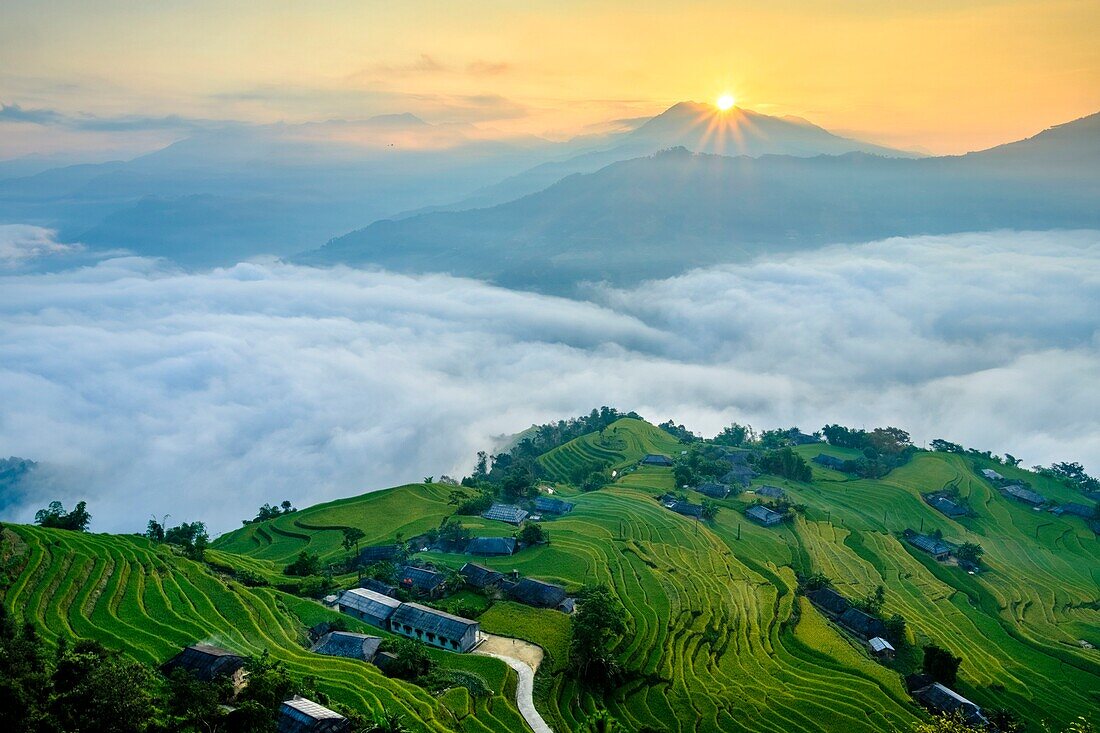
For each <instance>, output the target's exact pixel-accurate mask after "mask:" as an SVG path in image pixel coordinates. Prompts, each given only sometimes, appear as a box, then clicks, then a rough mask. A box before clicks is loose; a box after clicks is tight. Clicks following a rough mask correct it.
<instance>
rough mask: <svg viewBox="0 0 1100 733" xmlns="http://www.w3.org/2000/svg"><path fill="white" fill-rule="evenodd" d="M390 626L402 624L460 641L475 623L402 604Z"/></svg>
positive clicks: (416, 604)
mask: <svg viewBox="0 0 1100 733" xmlns="http://www.w3.org/2000/svg"><path fill="white" fill-rule="evenodd" d="M390 623H391V624H404V625H406V626H411V627H413V628H414V629H421V630H423V631H426V632H431V633H434V634H437V635H439V636H443V637H446V638H448V639H461V638H462V636H463V635H464V634H465V633H466V632H467V630H469V628H470V627H471V626H477V625H478V624H477V621H471V620H470V619H468V618H462V617H461V616H455V615H454V614H450V613H446V612H445V611H438V610H436V609H434V608H428V607H427V606H421V605H420V604H419V603H402V604H401V607H400V608H398V609H397V611H396V612H395V613H394V614H393V618H391V619H390Z"/></svg>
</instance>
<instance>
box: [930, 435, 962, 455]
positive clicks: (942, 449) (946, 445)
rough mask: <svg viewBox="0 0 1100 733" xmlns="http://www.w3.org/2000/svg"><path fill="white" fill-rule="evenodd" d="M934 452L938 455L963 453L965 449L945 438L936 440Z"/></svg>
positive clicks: (933, 442) (934, 441)
mask: <svg viewBox="0 0 1100 733" xmlns="http://www.w3.org/2000/svg"><path fill="white" fill-rule="evenodd" d="M931 445H932V450H934V451H936V452H937V453H962V452H963V447H962V446H961V445H959V444H958V443H952V442H951V441H949V440H944V439H943V438H936V439H935V440H933V441H932V443H931Z"/></svg>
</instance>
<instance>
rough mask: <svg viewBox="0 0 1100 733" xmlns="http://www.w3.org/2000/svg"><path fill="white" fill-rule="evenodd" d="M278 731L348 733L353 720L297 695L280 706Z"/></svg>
mask: <svg viewBox="0 0 1100 733" xmlns="http://www.w3.org/2000/svg"><path fill="white" fill-rule="evenodd" d="M275 730H276V731H277V733H347V732H348V731H350V730H351V721H349V720H348V719H347V718H345V717H344V716H343V715H340V713H338V712H336V711H335V710H329V709H328V708H326V707H325V706H324V705H320V704H318V703H315V702H313V701H312V700H307V699H306V698H304V697H299V696H298V695H295V696H294V697H292V698H290V699H289V700H285V701H284V702H283V704H282V706H281V707H280V708H279V720H278V725H277V726H276V728H275Z"/></svg>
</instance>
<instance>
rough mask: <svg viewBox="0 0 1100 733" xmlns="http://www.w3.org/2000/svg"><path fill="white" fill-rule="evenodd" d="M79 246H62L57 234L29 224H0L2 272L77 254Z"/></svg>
mask: <svg viewBox="0 0 1100 733" xmlns="http://www.w3.org/2000/svg"><path fill="white" fill-rule="evenodd" d="M83 250H84V248H83V247H82V246H81V245H79V244H62V243H61V242H58V241H57V232H55V231H53V230H52V229H44V228H42V227H37V226H31V225H29V224H0V271H3V270H11V269H15V268H17V267H21V266H23V265H25V264H27V263H28V262H30V261H32V260H38V259H41V258H47V257H54V256H58V255H67V254H75V253H79V252H82V251H83Z"/></svg>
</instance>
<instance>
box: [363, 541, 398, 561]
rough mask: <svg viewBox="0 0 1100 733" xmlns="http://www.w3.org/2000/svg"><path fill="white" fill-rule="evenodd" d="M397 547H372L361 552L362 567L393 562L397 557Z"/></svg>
mask: <svg viewBox="0 0 1100 733" xmlns="http://www.w3.org/2000/svg"><path fill="white" fill-rule="evenodd" d="M398 550H399V548H398V546H397V545H371V546H369V547H364V548H363V549H361V550H360V551H359V564H360V565H373V564H374V563H376V562H392V561H393V560H394V558H396V557H397V553H398Z"/></svg>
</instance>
